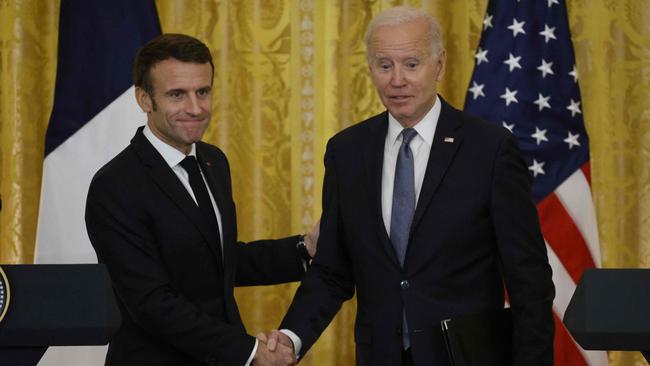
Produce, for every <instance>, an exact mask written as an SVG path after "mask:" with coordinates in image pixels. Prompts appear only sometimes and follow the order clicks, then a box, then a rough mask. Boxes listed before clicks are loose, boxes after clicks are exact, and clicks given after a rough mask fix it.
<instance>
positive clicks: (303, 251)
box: [296, 235, 312, 263]
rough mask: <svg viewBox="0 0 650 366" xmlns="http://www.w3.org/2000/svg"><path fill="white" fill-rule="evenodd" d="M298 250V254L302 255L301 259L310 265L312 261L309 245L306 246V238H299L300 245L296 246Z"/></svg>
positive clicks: (302, 236) (301, 236)
mask: <svg viewBox="0 0 650 366" xmlns="http://www.w3.org/2000/svg"><path fill="white" fill-rule="evenodd" d="M296 249H298V254H300V258H302V259H303V260H304V261H305V262H307V263H309V261H311V259H312V258H311V256H310V255H309V251H308V250H307V244H305V236H304V235H300V236H299V237H298V244H296Z"/></svg>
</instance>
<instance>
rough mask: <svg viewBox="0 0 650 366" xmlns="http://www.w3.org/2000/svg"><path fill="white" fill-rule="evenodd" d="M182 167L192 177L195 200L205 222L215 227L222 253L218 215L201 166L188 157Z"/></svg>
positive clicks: (182, 162)
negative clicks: (202, 174) (200, 168)
mask: <svg viewBox="0 0 650 366" xmlns="http://www.w3.org/2000/svg"><path fill="white" fill-rule="evenodd" d="M180 164H181V166H182V167H183V169H185V171H186V172H187V174H188V176H189V177H190V187H192V192H194V198H196V203H197V204H198V206H199V210H200V211H201V214H202V215H203V218H204V219H205V222H206V223H207V224H208V225H209V226H213V227H214V229H215V231H216V233H217V236H216V238H217V242H216V246H217V248H218V250H219V253H221V240H220V239H219V222H218V221H217V215H216V214H215V213H214V208H213V207H212V200H210V195H209V194H208V189H207V187H206V186H205V181H204V180H203V177H202V176H201V172H200V171H199V165H198V162H197V161H196V158H195V157H194V156H191V155H188V156H186V157H185V159H183V161H181V163H180ZM218 257H219V258H218V259H217V260H218V261H219V265H220V266H221V262H222V261H221V256H218Z"/></svg>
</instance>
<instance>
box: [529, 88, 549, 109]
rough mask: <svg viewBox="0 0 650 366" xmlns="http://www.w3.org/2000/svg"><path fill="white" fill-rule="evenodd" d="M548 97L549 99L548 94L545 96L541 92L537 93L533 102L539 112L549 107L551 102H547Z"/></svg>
mask: <svg viewBox="0 0 650 366" xmlns="http://www.w3.org/2000/svg"><path fill="white" fill-rule="evenodd" d="M549 99H551V96H550V95H549V96H547V97H545V96H543V95H542V93H538V95H537V100H536V101H534V102H533V103H535V104H537V106H538V107H539V111H540V112H541V111H542V110H543V109H544V108H549V109H550V108H551V104H550V103H549V102H548V100H549Z"/></svg>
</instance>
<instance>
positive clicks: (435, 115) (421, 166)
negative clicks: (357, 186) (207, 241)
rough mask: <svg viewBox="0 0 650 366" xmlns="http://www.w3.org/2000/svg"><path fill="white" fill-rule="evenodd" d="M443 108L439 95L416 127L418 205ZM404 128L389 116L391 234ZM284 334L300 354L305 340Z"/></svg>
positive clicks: (385, 173)
mask: <svg viewBox="0 0 650 366" xmlns="http://www.w3.org/2000/svg"><path fill="white" fill-rule="evenodd" d="M441 109H442V106H441V103H440V98H438V96H436V101H435V103H434V104H433V107H431V109H430V110H429V112H427V114H426V115H425V116H424V118H422V120H421V121H420V122H418V123H416V124H415V126H413V128H414V129H415V131H417V135H416V136H415V137H413V139H412V140H411V143H410V144H409V147H410V148H411V152H412V153H413V158H414V160H413V168H414V174H415V177H414V178H415V180H414V183H415V204H416V205H417V202H418V198H419V197H420V191H421V190H422V182H423V181H424V173H425V172H426V170H427V163H428V162H429V155H430V153H431V146H432V145H433V136H434V135H435V133H436V127H437V126H438V119H439V118H440V110H441ZM403 129H404V127H402V125H401V124H400V123H399V122H397V119H395V117H393V115H392V114H390V113H388V133H387V134H386V141H385V143H384V164H383V169H382V173H381V214H382V217H383V219H384V225H385V226H386V232H387V233H390V218H391V216H390V215H391V211H392V210H393V186H394V184H395V164H396V163H397V154H398V153H399V148H400V146H401V145H402V135H401V133H402V130H403ZM280 332H282V333H284V334H286V335H287V336H288V337H289V338H291V341H292V342H293V348H294V350H295V352H296V355H300V349H301V348H302V341H301V339H300V337H298V335H297V334H296V333H294V332H292V331H291V330H289V329H281V330H280Z"/></svg>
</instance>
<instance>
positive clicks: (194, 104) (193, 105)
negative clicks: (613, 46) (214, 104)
mask: <svg viewBox="0 0 650 366" xmlns="http://www.w3.org/2000/svg"><path fill="white" fill-rule="evenodd" d="M185 111H186V112H187V113H188V114H192V115H199V114H201V112H202V108H201V101H200V100H199V98H198V97H197V96H196V95H195V94H189V98H187V103H186V104H185Z"/></svg>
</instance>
